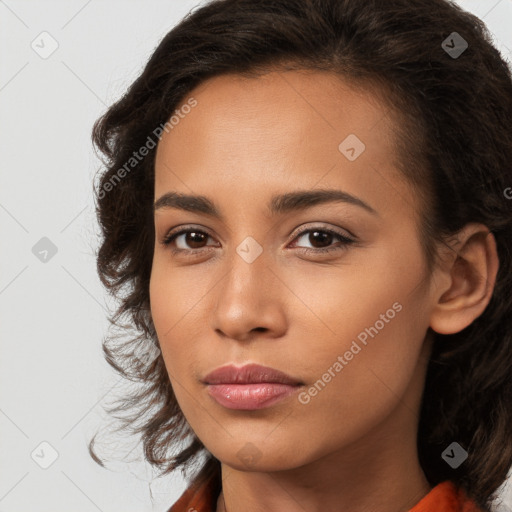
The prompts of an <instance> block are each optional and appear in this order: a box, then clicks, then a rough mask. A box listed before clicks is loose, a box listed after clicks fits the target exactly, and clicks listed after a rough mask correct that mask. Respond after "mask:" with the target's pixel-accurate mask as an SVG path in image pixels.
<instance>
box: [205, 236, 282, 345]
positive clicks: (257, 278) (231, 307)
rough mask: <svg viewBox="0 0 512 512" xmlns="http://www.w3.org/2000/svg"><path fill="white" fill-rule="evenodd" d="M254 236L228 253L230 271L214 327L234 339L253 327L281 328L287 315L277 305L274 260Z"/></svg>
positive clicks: (222, 286)
mask: <svg viewBox="0 0 512 512" xmlns="http://www.w3.org/2000/svg"><path fill="white" fill-rule="evenodd" d="M270 256H271V255H270V254H269V253H267V252H266V251H265V250H264V247H263V246H262V245H261V244H260V243H259V242H257V241H256V240H255V239H254V238H252V237H249V236H248V237H245V238H244V239H242V242H240V243H239V244H238V245H237V246H233V247H232V248H231V250H230V251H229V252H228V254H226V256H225V258H226V260H225V264H226V267H227V268H226V270H225V272H226V273H225V274H224V279H222V283H219V285H220V286H219V288H218V289H217V290H218V291H217V296H216V306H215V309H214V314H213V318H212V321H213V328H214V329H215V330H217V331H222V332H223V333H224V334H225V335H227V336H229V337H231V338H239V339H242V338H244V337H245V336H247V335H249V332H250V331H251V330H254V329H256V328H265V329H269V330H272V331H276V330H277V331H281V330H282V327H284V316H283V314H282V313H283V312H282V311H281V308H280V307H279V305H278V304H276V302H275V301H276V296H275V293H276V286H272V284H271V282H270V281H272V280H273V279H275V276H274V274H273V272H271V269H269V268H268V265H269V262H270V260H271V259H272V258H271V257H270Z"/></svg>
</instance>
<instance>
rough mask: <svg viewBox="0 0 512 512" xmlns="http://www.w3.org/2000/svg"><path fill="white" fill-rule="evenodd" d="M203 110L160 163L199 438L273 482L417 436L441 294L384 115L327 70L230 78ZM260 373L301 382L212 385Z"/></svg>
mask: <svg viewBox="0 0 512 512" xmlns="http://www.w3.org/2000/svg"><path fill="white" fill-rule="evenodd" d="M190 96H192V97H193V98H194V99H195V100H196V101H197V104H196V105H195V106H194V107H193V108H190V109H189V108H187V109H183V110H182V111H180V112H181V116H179V122H177V123H175V124H173V128H172V129H170V130H169V131H168V133H164V135H163V137H162V139H161V141H160V143H159V145H158V148H157V156H156V164H155V165H156V167H155V172H156V176H155V202H158V205H157V206H158V207H157V208H156V210H155V238H156V242H155V248H154V259H153V267H152V274H151V282H150V299H151V313H152V317H153V321H154V325H155V327H156V331H157V334H158V338H159V341H160V345H161V350H162V354H163V358H164V360H165V364H166V368H167V370H168V373H169V378H170V381H171V383H172V386H173V389H174V392H175V394H176V397H177V399H178V402H179V405H180V407H181V409H182V411H183V413H184V415H185V417H186V419H187V421H188V422H189V424H190V426H191V427H192V429H193V430H194V432H195V433H196V435H197V436H198V437H199V438H200V439H201V441H202V442H203V443H204V444H205V446H206V448H207V449H208V450H209V451H210V452H211V453H213V455H214V456H215V457H217V458H218V459H220V460H221V461H222V462H223V463H225V464H228V465H229V466H231V467H234V468H239V469H244V468H247V467H250V468H251V469H253V470H262V471H270V470H281V469H291V468H297V467H300V466H303V465H305V464H308V463H312V462H314V461H315V460H318V459H320V458H322V457H323V456H326V455H328V454H332V453H333V452H338V451H339V450H349V448H350V447H352V448H354V449H356V452H354V453H362V452H361V450H362V449H365V450H373V451H374V450H378V449H379V447H382V446H383V444H385V443H388V442H389V439H394V440H395V441H396V442H398V443H400V442H405V440H406V439H409V440H410V439H414V438H415V435H416V426H417V414H418V408H419V403H420V398H421V393H422V389H423V383H424V376H425V367H426V361H427V360H428V355H429V354H428V351H429V344H427V343H425V335H426V331H427V328H428V327H429V315H430V311H431V306H430V305H431V303H432V295H433V293H432V290H431V288H430V285H429V283H430V282H431V281H430V280H429V279H427V275H426V266H425V260H424V256H423V253H422V250H421V246H420V242H419V238H418V231H417V225H418V214H419V212H418V206H417V203H418V201H417V198H416V196H415V194H414V190H413V189H412V188H411V187H410V186H409V185H408V184H406V183H405V182H404V181H403V180H402V179H401V177H400V174H399V172H398V170H397V163H396V162H397V158H398V156H397V154H396V153H395V149H394V138H393V137H394V131H393V127H392V124H391V119H390V118H389V116H387V115H386V114H387V108H386V107H385V106H384V105H383V104H382V103H379V101H378V100H377V98H376V96H373V95H372V94H371V93H369V92H368V91H363V90H362V89H356V88H354V87H353V86H350V85H348V84H347V83H345V82H343V81H341V80H340V79H339V78H336V77H334V76H333V75H331V74H328V73H318V72H299V71H287V72H282V73H278V72H272V73H269V74H267V75H265V76H262V77H260V78H250V79H249V78H242V77H239V76H234V75H229V76H223V77H216V78H214V79H211V80H209V81H207V82H205V83H203V84H202V85H201V86H200V87H199V88H197V89H196V90H194V91H193V92H192V93H191V94H190ZM184 103H185V102H184ZM185 111H186V112H187V113H184V112H185ZM320 191H322V192H324V191H331V192H333V193H335V194H337V195H336V197H334V194H333V195H332V196H331V197H330V198H329V195H328V194H324V195H323V196H322V195H320V194H319V192H320ZM169 193H176V194H182V195H186V196H201V199H200V200H193V199H188V200H186V201H185V200H183V199H182V200H180V201H179V202H177V201H176V200H171V198H169V197H168V198H167V200H165V199H161V198H162V196H164V195H165V194H169ZM302 194H304V196H303V197H302V196H301V197H299V195H302ZM295 195H298V196H297V197H298V198H297V199H294V197H295ZM160 199H161V200H160ZM159 200H160V201H159ZM205 201H207V203H205ZM207 206H208V208H207ZM182 229H189V230H190V232H191V233H192V234H190V233H189V234H188V235H187V234H186V233H185V234H181V235H178V236H177V237H175V238H174V239H173V240H172V241H171V243H170V244H169V245H167V246H165V245H163V244H162V243H161V242H162V241H163V240H164V239H165V238H166V236H167V235H168V234H169V232H170V231H171V230H172V233H171V234H175V233H176V232H178V231H180V230H182ZM193 233H195V234H193ZM345 239H350V240H352V241H351V242H345V241H344V240H345ZM322 249H323V250H322ZM326 249H328V251H326ZM173 250H175V251H176V252H173ZM249 363H256V364H260V365H265V366H269V367H271V368H274V369H277V370H280V371H281V372H284V373H286V374H287V375H288V376H290V377H291V378H292V379H293V380H294V381H295V382H297V383H298V385H296V386H293V387H290V386H282V385H281V386H279V385H276V384H274V385H272V384H267V386H264V385H260V386H259V391H258V386H257V385H254V384H253V385H252V386H247V385H246V386H245V387H243V388H241V387H240V385H239V387H238V388H237V387H236V386H233V385H232V386H231V387H230V386H221V385H217V386H214V385H213V384H205V383H204V382H203V380H204V379H205V377H206V376H207V374H208V373H210V372H211V371H212V370H214V369H216V368H219V367H221V366H225V365H228V364H233V365H235V366H237V367H240V366H243V365H246V364H249ZM260 380H265V379H260ZM240 390H242V391H240ZM281 391H284V393H283V394H279V393H280V392H281ZM258 392H259V393H260V394H258ZM266 392H267V393H272V394H273V395H272V396H274V394H276V396H277V397H278V398H274V399H272V400H269V401H264V400H263V399H262V397H261V393H266ZM356 447H357V448H356Z"/></svg>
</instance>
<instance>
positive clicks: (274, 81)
mask: <svg viewBox="0 0 512 512" xmlns="http://www.w3.org/2000/svg"><path fill="white" fill-rule="evenodd" d="M190 98H193V99H194V100H195V101H196V102H197V105H196V106H195V107H194V108H193V109H187V112H188V113H186V114H182V115H181V116H180V120H179V122H178V123H177V124H175V125H173V127H172V128H171V129H170V130H169V131H168V133H166V132H164V134H163V136H162V139H161V141H160V143H159V145H158V148H157V156H156V162H155V171H156V175H155V196H156V197H158V195H159V194H161V193H164V192H166V191H167V190H168V189H174V190H180V191H182V192H185V193H190V192H191V191H193V192H197V193H204V192H205V191H209V192H210V194H208V195H211V191H214V190H218V189H219V187H222V189H223V190H224V191H225V192H226V193H227V194H238V195H240V193H241V192H242V191H243V190H245V191H246V192H252V193H253V194H256V193H257V194H265V193H269V189H270V188H273V189H276V190H277V189H282V190H283V191H284V190H289V189H290V188H296V186H297V184H299V183H300V186H301V187H306V186H307V187H309V188H311V187H314V186H315V185H316V184H318V183H319V182H320V181H322V185H326V186H332V187H339V188H342V189H344V190H347V191H349V192H350V190H351V189H352V190H353V191H355V189H358V193H359V194H358V195H361V194H360V193H361V191H365V190H366V192H365V193H366V194H367V195H368V197H370V196H371V195H372V192H371V189H375V186H376V185H378V184H379V182H380V181H382V174H383V173H387V176H386V178H387V180H388V181H389V180H390V179H395V178H396V177H400V176H399V174H397V173H396V161H397V155H396V153H395V144H394V138H393V133H394V131H393V130H394V128H393V125H392V120H391V117H390V115H389V107H388V106H387V105H386V104H385V103H384V102H383V101H382V99H381V96H379V95H378V94H374V93H372V89H371V88H370V87H369V86H368V87H363V86H357V85H355V84H353V83H348V82H346V81H343V80H342V79H340V78H339V77H338V76H336V75H334V74H332V73H328V72H317V71H273V72H269V73H267V74H265V75H262V76H260V77H255V78H247V77H242V76H240V75H231V74H229V75H223V76H218V77H214V78H212V79H210V80H207V81H206V82H203V83H202V84H201V85H200V86H198V87H197V88H196V89H195V90H193V91H192V92H191V93H190V94H189V95H188V96H187V97H186V98H185V100H184V102H183V103H182V105H183V104H185V103H186V102H187V100H189V99H190ZM179 110H180V107H178V111H179ZM352 148H353V149H354V151H353V152H352V154H351V153H350V152H349V153H347V150H351V149H352ZM354 152H355V153H356V154H355V157H356V158H353V156H354ZM348 157H351V158H348ZM379 175H380V177H379ZM391 175H395V178H393V177H391ZM388 186H389V185H388ZM377 202H378V201H377Z"/></svg>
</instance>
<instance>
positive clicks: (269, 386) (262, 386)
mask: <svg viewBox="0 0 512 512" xmlns="http://www.w3.org/2000/svg"><path fill="white" fill-rule="evenodd" d="M297 388H298V386H290V385H288V384H277V383H271V382H257V383H253V384H208V393H209V394H210V396H211V397H212V398H213V399H214V400H216V401H217V402H218V403H219V404H220V405H223V406H224V407H227V408H228V409H245V410H249V411H250V410H255V409H263V408H265V407H270V406H271V405H273V404H275V403H276V402H279V401H280V400H283V399H284V398H286V397H288V396H290V395H291V394H293V393H295V392H296V391H297Z"/></svg>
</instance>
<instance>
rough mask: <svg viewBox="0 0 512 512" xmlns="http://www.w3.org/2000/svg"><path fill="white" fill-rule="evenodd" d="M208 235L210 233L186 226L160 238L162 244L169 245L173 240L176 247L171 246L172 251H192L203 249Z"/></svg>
mask: <svg viewBox="0 0 512 512" xmlns="http://www.w3.org/2000/svg"><path fill="white" fill-rule="evenodd" d="M209 237H210V235H209V234H208V233H206V232H205V231H202V230H200V229H196V228H186V229H181V230H180V231H177V232H174V233H173V232H171V233H168V234H167V235H166V236H165V238H164V239H163V240H162V244H163V245H164V246H171V244H173V242H174V245H175V246H176V247H171V250H172V251H173V252H176V253H178V252H179V253H192V252H198V250H200V249H204V248H205V245H204V244H205V243H206V242H207V240H208V238H209ZM210 238H211V237H210ZM187 245H188V246H187Z"/></svg>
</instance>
